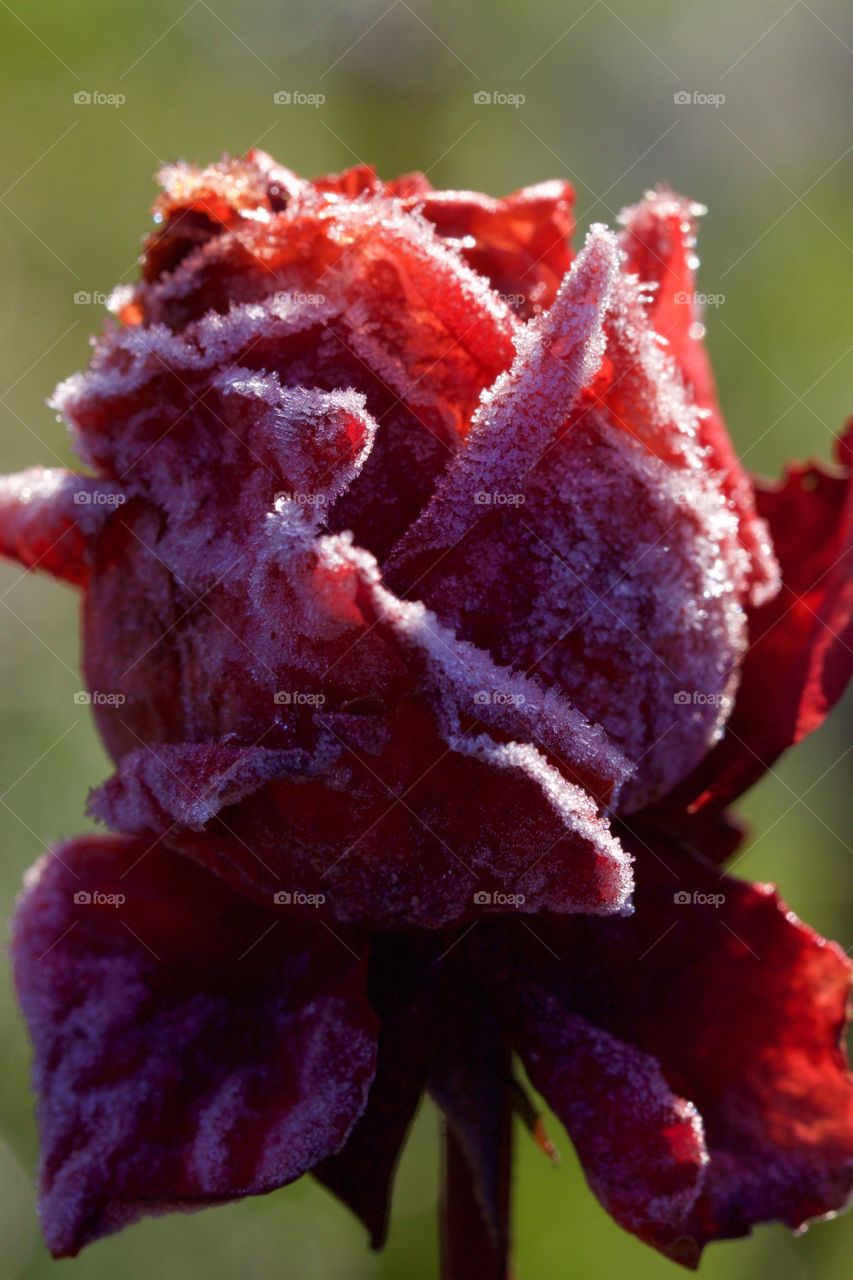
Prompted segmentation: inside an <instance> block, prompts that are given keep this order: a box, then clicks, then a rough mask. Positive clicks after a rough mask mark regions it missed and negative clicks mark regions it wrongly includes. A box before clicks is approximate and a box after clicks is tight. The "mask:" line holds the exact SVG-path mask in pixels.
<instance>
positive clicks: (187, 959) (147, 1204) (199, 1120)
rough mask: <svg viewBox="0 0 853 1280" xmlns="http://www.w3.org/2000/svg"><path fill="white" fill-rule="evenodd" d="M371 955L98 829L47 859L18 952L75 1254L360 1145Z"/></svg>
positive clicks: (61, 1233) (174, 859) (51, 1216)
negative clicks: (135, 1226) (279, 918)
mask: <svg viewBox="0 0 853 1280" xmlns="http://www.w3.org/2000/svg"><path fill="white" fill-rule="evenodd" d="M358 947H359V943H358V941H357V940H356V939H353V938H348V939H347V940H346V945H343V943H342V942H341V941H338V940H336V939H335V938H333V937H332V936H331V935H330V934H329V933H328V932H327V931H325V930H322V929H319V928H318V927H317V926H314V927H313V928H311V927H309V926H306V925H305V923H304V922H302V921H299V920H291V921H289V922H288V927H287V929H285V928H284V926H283V925H281V924H279V925H278V926H276V917H275V916H272V915H270V914H269V913H267V912H264V911H263V910H260V909H258V908H257V907H254V906H252V905H250V904H249V903H245V902H241V901H240V900H239V898H238V899H235V898H234V896H233V894H230V893H229V892H228V891H227V890H226V889H224V888H223V886H222V885H221V884H220V883H219V882H217V881H216V880H215V879H214V878H213V877H212V876H208V875H206V874H204V873H203V872H201V871H198V870H197V869H195V868H194V867H193V866H192V864H191V863H189V862H187V861H186V860H184V859H182V858H180V857H179V856H178V855H176V854H169V853H165V852H164V851H163V850H162V848H156V847H150V846H149V845H146V844H141V843H138V842H134V841H130V840H121V839H114V838H99V837H91V836H89V837H80V838H79V839H77V840H73V841H70V842H68V843H66V844H65V845H62V846H61V847H60V848H59V849H57V850H56V852H55V853H53V854H49V855H47V856H46V858H45V859H44V860H43V861H42V862H41V863H40V864H39V866H38V867H37V868H36V869H35V870H34V872H33V873H32V875H31V877H30V880H29V882H28V885H27V889H26V892H25V894H24V897H23V899H22V900H21V902H20V904H19V906H18V910H17V915H16V921H15V931H14V958H15V973H16V980H17V985H18V991H19V994H20V999H21V1004H22V1006H23V1010H24V1014H25V1016H26V1019H27V1022H28V1025H29V1028H30V1033H31V1035H32V1038H33V1042H34V1047H35V1066H34V1076H35V1088H36V1092H37V1094H38V1096H39V1109H38V1118H39V1128H40V1132H41V1144H42V1157H41V1175H40V1178H41V1214H42V1221H43V1225H44V1232H45V1237H46V1240H47V1243H48V1246H49V1247H50V1249H51V1251H52V1252H53V1253H54V1254H55V1255H57V1256H68V1255H73V1254H76V1253H77V1252H78V1250H79V1249H81V1248H82V1247H83V1246H84V1245H85V1244H88V1243H89V1242H91V1241H92V1240H96V1239H98V1238H99V1237H100V1236H103V1235H108V1234H110V1233H111V1232H113V1231H117V1230H119V1229H120V1228H121V1227H122V1226H124V1225H126V1224H127V1223H129V1222H133V1221H134V1220H136V1219H137V1218H139V1217H141V1216H142V1215H144V1214H151V1213H153V1214H157V1213H164V1212H167V1211H169V1210H172V1209H184V1210H190V1209H198V1208H203V1207H204V1206H205V1205H208V1204H212V1203H217V1202H220V1201H222V1200H228V1199H233V1198H235V1197H239V1196H244V1195H257V1194H260V1193H262V1192H266V1191H271V1190H273V1189H274V1188H276V1187H279V1186H282V1185H283V1184H284V1183H287V1182H290V1181H292V1180H293V1179H294V1178H297V1177H299V1176H300V1174H302V1173H304V1172H305V1171H306V1170H307V1169H310V1168H312V1167H314V1166H315V1165H316V1164H318V1163H319V1162H320V1161H322V1160H323V1159H325V1158H326V1157H328V1156H329V1155H331V1154H332V1153H333V1152H335V1151H337V1150H338V1149H339V1148H340V1147H341V1146H342V1145H343V1144H344V1142H345V1141H346V1138H347V1135H348V1133H349V1132H350V1130H351V1129H352V1126H353V1125H354V1123H355V1122H356V1120H357V1118H358V1116H359V1115H360V1114H361V1112H362V1110H363V1108H364V1105H365V1102H366V1099H367V1092H368V1087H369V1085H370V1081H371V1079H372V1077H373V1072H374V1066H375V1054H376V1018H375V1015H374V1013H373V1011H372V1009H371V1007H370V1005H369V1003H368V1001H367V998H366V995H365V986H364V984H365V970H364V965H363V963H362V961H360V960H359V959H358V958H357V954H358V953H357V950H356V948H358Z"/></svg>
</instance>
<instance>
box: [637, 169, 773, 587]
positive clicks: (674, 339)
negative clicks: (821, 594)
mask: <svg viewBox="0 0 853 1280" xmlns="http://www.w3.org/2000/svg"><path fill="white" fill-rule="evenodd" d="M704 212H705V210H704V208H703V207H702V205H698V204H695V203H694V202H693V201H691V200H686V199H684V197H683V196H678V195H676V194H675V193H674V192H673V191H670V190H668V189H667V188H665V187H660V188H658V189H657V190H656V191H653V192H650V193H649V194H648V195H647V196H646V198H645V199H644V200H641V201H640V203H639V204H636V205H633V206H632V207H631V208H629V209H625V210H623V212H622V214H621V217H620V221H621V222H622V223H623V225H624V228H625V230H624V232H623V234H622V245H623V248H624V250H625V253H626V255H627V268H628V270H629V271H632V272H634V273H636V275H638V276H639V278H640V280H641V281H642V282H643V284H644V285H652V286H653V292H652V293H651V294H650V295H649V297H648V301H647V303H646V306H647V310H648V315H649V319H650V321H651V324H652V326H653V328H654V329H655V331H656V332H657V333H659V334H660V335H661V337H662V338H665V339H666V342H667V344H668V347H669V350H670V352H671V354H672V356H673V359H674V360H675V363H676V364H677V366H678V369H679V371H680V372H681V375H682V377H683V378H684V381H685V384H686V386H687V389H688V391H689V393H690V395H691V397H692V398H693V400H694V401H695V403H696V405H697V406H698V407H699V408H700V409H701V410H702V414H703V416H702V419H701V421H700V423H699V430H698V435H699V440H700V441H701V443H702V446H703V448H704V449H705V450H706V451H707V464H708V466H709V467H711V468H713V470H714V471H715V472H716V473H717V474H718V475H719V477H720V483H721V485H722V487H723V490H724V492H725V494H726V496H727V498H728V500H729V502H730V503H731V506H732V509H733V510H734V511H735V512H736V513H737V519H738V532H739V537H740V541H741V543H742V545H743V546H744V547H745V548H746V549H747V551H748V552H749V555H750V561H751V563H750V578H751V583H752V591H753V596H754V599H755V601H756V603H758V602H760V601H761V600H766V599H767V598H768V597H769V596H772V595H773V593H774V591H775V587H776V582H777V577H776V565H775V563H774V560H773V555H772V549H771V547H770V544H769V542H768V538H767V530H766V528H765V526H764V525H763V524H762V522H761V521H760V520H759V519H757V516H756V509H755V496H754V494H753V490H752V485H751V483H750V480H749V477H748V476H747V475H746V473H745V472H744V470H743V468H742V466H741V464H740V462H739V460H738V457H737V454H736V453H735V450H734V446H733V444H732V441H731V439H730V437H729V433H728V431H727V430H726V424H725V422H724V421H723V417H722V414H721V412H720V407H719V403H718V401H717V393H716V388H715V386H714V376H713V373H712V372H711V363H710V361H709V359H708V353H707V351H706V349H705V344H704V341H703V338H704V334H705V328H704V326H703V324H702V323H701V319H700V317H701V314H702V306H701V304H700V302H699V299H700V298H701V295H700V294H698V293H697V290H696V283H697V280H696V272H697V268H698V266H699V260H698V258H697V257H696V252H695V247H696V220H697V218H698V217H699V215H700V214H702V213H704Z"/></svg>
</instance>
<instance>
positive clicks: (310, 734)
mask: <svg viewBox="0 0 853 1280" xmlns="http://www.w3.org/2000/svg"><path fill="white" fill-rule="evenodd" d="M304 556H305V560H304V565H303V569H302V572H303V573H304V574H305V580H303V579H301V578H300V579H299V580H298V581H297V583H296V586H295V589H296V590H299V591H302V592H305V593H306V595H308V598H309V604H310V608H311V614H312V616H311V617H310V621H311V635H312V637H313V646H314V649H313V652H314V658H315V659H316V656H317V645H318V636H320V635H322V632H323V629H324V626H328V625H329V624H330V623H331V622H332V621H336V622H337V631H335V632H332V636H333V638H334V642H335V643H334V646H333V647H332V649H331V650H330V652H331V653H333V654H334V653H336V654H337V656H336V657H334V658H330V659H328V660H327V666H328V668H332V667H335V668H337V669H336V671H335V675H334V677H333V680H334V684H333V683H332V679H327V681H326V683H325V685H324V687H325V688H327V689H328V690H329V697H328V700H327V698H326V695H323V697H322V700H321V701H320V703H319V707H318V706H317V705H316V704H315V705H314V707H313V708H312V710H311V711H310V713H307V712H303V713H301V714H302V719H301V720H300V719H299V718H298V715H299V714H300V713H297V719H296V720H294V721H291V724H292V726H293V732H295V733H299V734H301V736H302V739H303V741H304V743H305V745H300V746H295V747H292V748H288V749H284V748H276V747H274V746H273V745H271V746H270V747H266V746H262V745H254V746H253V745H252V743H251V742H248V743H245V745H241V744H240V743H239V742H235V741H231V742H230V743H229V742H228V741H227V740H225V739H224V738H222V739H220V740H219V741H218V742H217V743H214V744H211V745H210V746H209V747H206V746H202V745H197V744H193V743H186V744H179V743H165V744H151V745H142V744H140V742H139V740H138V739H137V740H136V743H135V749H131V750H129V751H125V752H123V753H122V757H121V759H120V760H119V765H118V769H117V772H116V774H115V776H114V778H113V779H112V780H111V781H110V782H108V783H107V784H106V786H105V787H104V788H102V789H101V790H100V791H99V792H98V793H96V795H95V797H94V798H93V811H94V812H95V813H96V814H97V815H98V816H99V817H100V818H102V819H103V820H105V821H107V822H108V823H110V825H112V826H114V827H116V828H118V829H120V830H122V831H125V832H128V833H133V834H136V835H143V834H145V835H162V836H163V837H164V839H166V840H167V841H168V842H169V843H170V844H172V845H174V846H175V847H178V848H180V849H182V850H184V851H185V852H187V853H190V854H192V855H193V856H194V857H197V858H199V859H200V860H201V861H202V862H203V863H204V865H205V866H207V867H208V868H210V869H213V870H216V871H217V872H218V873H219V874H220V875H222V876H224V877H225V878H226V879H229V880H231V881H232V882H236V884H237V886H238V887H239V888H240V889H241V890H243V891H245V892H249V893H252V894H255V895H257V896H258V897H259V898H260V900H261V901H264V902H267V903H269V902H270V901H271V898H272V896H273V894H274V892H275V891H276V889H278V888H281V887H284V888H286V889H300V890H303V891H310V892H314V893H317V892H322V893H324V894H325V895H326V896H327V899H328V905H329V909H330V910H332V911H333V912H335V913H336V914H337V915H338V916H339V918H342V919H346V920H350V921H354V922H355V921H358V922H361V923H372V924H391V923H393V922H395V921H396V922H398V923H399V921H401V920H405V921H406V922H408V923H411V924H414V925H420V926H427V927H436V926H438V925H443V924H446V923H448V922H451V921H453V920H456V919H460V918H465V917H466V916H470V915H476V914H479V913H480V910H481V909H482V905H483V902H484V901H486V900H487V901H488V903H489V904H491V902H492V895H493V894H494V895H495V905H499V904H500V903H502V902H506V901H507V899H506V897H505V895H506V894H512V895H513V899H512V901H513V904H515V903H516V899H518V903H519V905H521V906H522V907H523V909H524V910H526V911H535V910H539V909H541V908H542V907H543V906H545V905H547V906H548V907H549V908H550V909H551V910H554V911H575V910H591V911H613V910H621V909H623V908H624V906H625V904H626V901H627V898H628V896H629V894H630V887H631V876H630V864H629V862H628V860H627V859H626V857H625V855H624V854H623V852H622V850H621V848H620V846H619V843H618V841H617V840H616V839H615V838H614V837H613V835H612V833H611V832H610V829H609V825H608V820H607V816H606V807H605V806H606V804H607V803H608V802H609V801H610V799H611V798H612V797H613V795H614V794H615V793H616V792H617V791H618V788H619V786H620V785H621V784H622V782H623V780H624V778H625V777H626V775H627V766H626V762H625V760H624V758H623V757H622V756H621V754H620V753H619V752H618V751H615V750H614V749H613V747H612V746H611V744H610V743H609V741H608V740H607V738H606V736H605V735H604V734H602V733H601V731H600V730H599V729H597V728H596V727H595V726H592V725H590V724H588V722H586V721H585V720H584V719H583V717H581V716H579V715H578V714H577V713H576V712H575V711H574V710H573V709H572V708H571V707H569V706H568V705H567V704H566V703H565V702H564V700H562V699H561V698H560V697H559V695H557V694H555V693H553V692H545V691H542V690H541V689H540V688H539V687H538V686H537V685H535V684H534V683H533V682H532V681H530V680H526V679H525V678H524V677H523V676H521V675H519V674H512V673H510V672H509V671H507V670H506V669H501V668H498V667H497V666H496V665H495V664H494V662H493V661H492V659H491V658H490V657H489V656H488V655H487V654H485V653H482V652H480V651H478V650H476V649H474V648H473V647H472V646H471V645H465V644H462V643H460V642H459V641H458V640H457V639H456V638H455V636H454V635H453V633H452V632H450V631H449V630H448V629H447V628H445V627H443V626H442V624H441V623H440V622H439V621H438V619H437V618H435V617H434V616H432V615H431V614H429V613H428V611H427V610H425V609H424V607H423V606H422V605H420V604H415V603H407V602H404V601H401V600H399V599H398V598H397V597H395V596H394V595H393V594H392V593H391V592H389V591H388V590H387V588H386V587H384V585H383V584H382V582H381V578H380V576H379V572H378V568H377V566H376V563H375V561H373V560H372V558H371V557H370V556H368V555H367V554H366V553H365V552H359V551H357V550H355V549H353V548H352V547H351V545H350V544H349V543H348V542H347V541H346V540H344V539H342V538H339V537H329V538H325V539H321V540H320V541H319V542H317V543H316V544H313V545H310V544H309V545H308V546H307V547H306V549H305V550H304ZM288 563H289V564H290V568H291V570H293V568H294V565H295V561H294V559H293V555H292V548H291V553H290V560H289V561H288ZM310 582H313V585H312V586H311V588H310V592H309V588H308V586H307V583H310ZM258 600H259V603H260V604H262V603H263V597H262V596H258ZM296 622H297V623H298V618H297V620H296ZM295 629H296V627H295V625H294V627H292V630H295ZM363 640H369V642H370V644H371V645H372V646H373V649H372V650H370V649H368V654H370V653H371V652H374V653H375V655H376V657H375V660H374V661H373V664H372V665H373V676H372V679H374V680H375V679H376V671H377V670H378V669H379V664H380V663H381V665H382V666H383V667H384V668H385V670H386V672H387V676H386V679H385V681H384V683H380V684H377V685H374V684H373V683H366V684H364V685H362V686H361V688H359V684H358V683H357V682H358V681H359V680H360V679H362V680H363V679H365V674H364V673H365V667H364V656H363V655H359V656H357V657H355V656H354V655H356V654H357V651H358V650H359V647H360V644H361V642H362V641H363ZM208 665H209V662H208ZM329 675H330V672H329V671H327V676H329ZM367 678H368V679H370V678H371V675H370V671H369V670H368V672H367ZM244 685H245V688H246V694H245V695H244V698H243V699H242V700H241V714H245V706H244V703H245V701H246V699H247V698H248V697H249V689H250V686H249V685H248V684H245V677H244ZM347 687H349V690H350V692H349V695H348V696H346V695H343V696H342V691H343V690H344V689H347ZM375 687H378V688H379V690H380V691H381V693H380V696H378V697H375V698H374V700H373V702H371V701H370V698H369V696H367V695H369V692H370V690H371V689H373V688H375ZM334 688H337V690H338V691H339V692H338V693H337V694H336V695H335V698H334V701H333V700H332V690H333V689H334ZM359 694H361V695H362V697H361V698H359V696H358V695H359ZM252 696H254V697H255V698H257V697H258V694H257V692H256V693H255V694H253V695H252ZM267 696H268V702H267V707H266V713H265V714H266V717H267V723H268V724H269V731H268V735H267V738H268V740H270V741H271V742H272V739H273V738H274V737H275V736H278V737H279V738H282V737H283V736H284V730H285V722H281V723H277V722H276V720H275V716H274V714H273V713H274V711H275V705H274V703H273V699H272V696H271V691H270V693H269V694H268V695H267ZM374 704H375V705H374ZM258 705H260V703H259V704H258ZM123 713H124V707H118V708H117V709H116V710H115V716H116V719H117V724H118V726H119V727H122V725H123V721H122V716H123ZM255 736H256V737H257V733H256V735H255ZM463 797H464V800H463ZM389 848H392V849H393V850H394V858H393V865H392V866H391V868H390V871H391V874H390V875H389V864H388V859H387V853H386V852H385V851H387V850H388V849H389Z"/></svg>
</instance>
